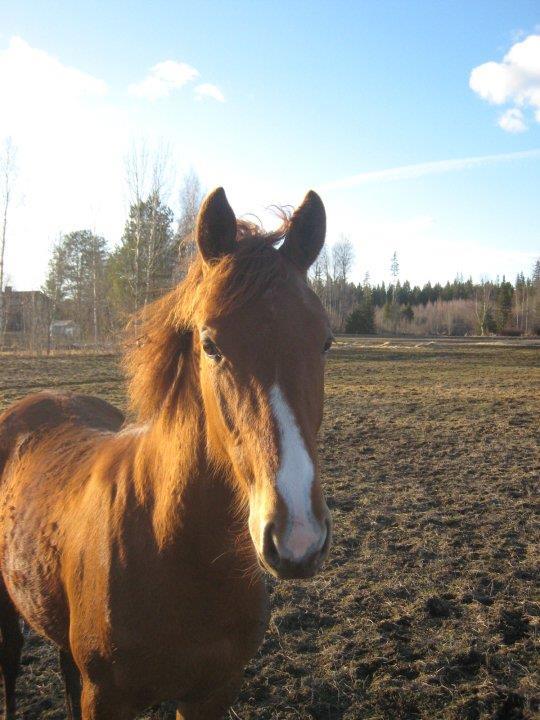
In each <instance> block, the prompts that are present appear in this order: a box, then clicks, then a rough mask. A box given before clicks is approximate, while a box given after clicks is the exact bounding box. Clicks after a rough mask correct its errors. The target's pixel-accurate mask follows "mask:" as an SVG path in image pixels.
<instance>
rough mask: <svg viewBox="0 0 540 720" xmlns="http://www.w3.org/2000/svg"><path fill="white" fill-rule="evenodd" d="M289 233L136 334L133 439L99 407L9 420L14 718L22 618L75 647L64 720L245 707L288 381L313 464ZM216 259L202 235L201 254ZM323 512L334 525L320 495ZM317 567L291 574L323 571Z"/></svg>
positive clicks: (175, 299)
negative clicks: (263, 510) (263, 514)
mask: <svg viewBox="0 0 540 720" xmlns="http://www.w3.org/2000/svg"><path fill="white" fill-rule="evenodd" d="M223 198H224V194H223ZM223 198H221V199H220V202H221V203H223ZM209 202H212V198H210V201H207V206H206V207H207V208H208V203H209ZM225 202H226V200H225ZM319 202H320V201H319ZM215 207H217V212H218V214H219V212H220V207H219V204H218V205H217V206H216V204H215V202H214V209H215ZM205 212H209V210H208V209H207V210H206V211H205V209H204V208H203V211H202V215H203V220H204V213H205ZM218 219H219V218H218ZM224 222H225V223H226V222H228V218H227V217H226V216H225V219H224ZM287 231H288V224H287V223H285V225H284V227H283V229H282V230H280V231H279V232H278V233H273V234H270V235H264V234H262V233H261V232H257V231H255V230H254V228H253V226H251V225H247V224H240V225H239V229H238V231H237V237H238V244H237V247H236V248H235V249H234V252H233V253H232V254H231V253H229V254H225V255H224V256H222V257H219V259H217V260H216V261H213V262H208V261H207V260H203V259H202V258H199V259H198V260H197V261H196V262H195V264H194V266H193V267H192V269H191V271H190V273H189V275H188V277H187V279H186V280H185V282H184V283H183V284H182V285H180V286H179V287H178V288H176V289H174V290H173V291H172V292H171V293H169V294H168V295H167V296H165V297H164V298H163V299H161V300H159V301H157V302H156V303H154V304H153V305H152V306H150V307H148V308H146V309H145V310H144V312H143V313H142V314H141V316H140V317H139V318H138V320H137V321H136V322H135V323H134V326H133V327H132V330H133V328H135V329H136V331H137V335H138V339H137V340H136V341H132V342H131V345H130V347H129V349H128V351H127V353H126V369H127V372H128V375H129V378H130V382H129V395H130V400H131V404H132V407H133V409H134V411H135V412H136V414H137V422H138V423H139V424H138V425H133V426H129V425H128V426H125V425H122V423H123V418H122V415H121V414H120V413H119V412H118V411H117V410H116V409H115V408H113V407H112V406H111V405H109V404H108V403H105V402H103V401H101V400H98V399H96V398H90V397H86V396H80V395H57V394H54V393H40V394H38V395H34V396H30V397H28V398H26V399H24V400H22V401H20V402H19V403H16V404H15V405H13V406H12V407H11V408H9V409H8V410H7V411H6V412H5V413H4V414H3V415H1V416H0V478H1V482H0V565H1V573H2V580H1V581H0V613H1V616H0V626H1V629H2V638H3V640H2V644H1V646H0V651H1V652H0V665H1V666H2V667H1V669H2V672H3V675H4V681H5V687H6V716H7V717H8V718H14V713H15V704H14V678H15V677H16V672H17V669H18V654H19V653H20V641H21V639H20V637H19V636H18V635H17V632H16V627H18V625H17V618H16V612H15V609H16V611H17V612H18V613H20V615H22V617H23V618H24V619H25V620H26V621H27V622H28V623H29V624H30V625H32V627H33V628H34V629H35V630H36V631H37V632H39V633H40V634H42V635H44V636H45V637H47V638H49V639H50V640H52V641H53V642H54V643H56V644H57V645H58V647H59V648H60V649H61V666H62V669H63V672H64V675H65V678H66V685H67V695H68V708H69V712H70V717H73V718H79V717H82V718H83V720H109V719H112V718H118V719H119V720H123V719H125V720H128V719H131V718H133V717H134V716H135V714H137V713H138V712H140V711H141V710H142V709H144V708H145V707H147V706H148V705H151V704H154V703H157V702H160V701H164V700H173V701H176V702H177V703H178V717H179V718H185V720H196V719H200V720H202V719H203V718H205V719H207V720H213V719H216V718H219V717H221V716H222V714H223V713H224V712H225V711H226V709H227V708H228V706H229V704H230V703H231V702H232V699H233V698H234V695H235V693H236V692H237V690H238V687H239V683H240V681H241V675H242V669H243V667H244V665H245V664H246V663H247V662H248V660H249V659H250V657H251V656H252V655H253V654H254V652H255V651H256V649H257V647H258V645H259V643H260V641H261V638H262V636H263V633H264V630H265V627H266V622H267V599H266V590H265V585H264V581H263V578H262V574H261V572H260V568H259V564H258V562H257V555H260V551H259V549H258V548H256V547H254V540H252V537H251V536H250V533H249V531H248V529H247V513H248V511H249V510H250V505H251V503H252V502H253V497H255V496H257V493H259V494H260V493H261V492H263V491H264V492H266V496H265V497H267V504H268V508H269V512H270V513H271V517H272V518H273V520H272V522H273V527H275V532H276V533H279V532H281V526H282V525H283V526H284V523H285V521H286V518H285V517H284V516H283V512H284V510H283V507H282V505H283V503H282V501H281V500H280V498H279V494H278V493H277V492H276V490H275V488H273V487H272V486H268V483H269V482H270V480H271V478H273V477H274V476H275V473H276V468H277V464H278V460H279V438H278V433H277V430H276V427H275V421H274V419H273V416H272V412H271V409H270V407H269V403H268V396H267V391H268V387H269V384H270V381H271V377H273V376H274V375H275V373H277V372H278V369H279V373H281V374H283V382H282V384H283V387H284V389H285V391H286V392H287V396H288V398H289V400H290V402H291V405H292V407H293V408H294V410H295V414H296V417H297V419H298V423H299V425H300V428H301V431H302V433H303V435H304V437H305V442H306V446H307V448H308V450H309V452H310V454H311V455H312V457H313V458H314V463H315V466H316V448H315V433H316V430H317V428H318V425H319V424H320V417H321V411H322V370H321V369H322V365H321V360H320V347H322V345H323V343H324V338H325V337H326V334H327V332H328V331H327V325H326V320H325V318H324V314H323V313H322V310H321V309H320V305H319V304H318V301H317V300H316V298H314V296H313V294H312V293H311V294H310V291H309V290H308V288H307V286H306V284H305V281H304V279H303V277H302V272H301V271H300V272H299V270H298V268H297V267H295V265H294V264H293V263H292V262H291V261H289V260H288V259H287V258H286V257H285V255H284V254H283V253H281V252H280V251H277V250H276V249H274V247H273V245H274V244H275V243H276V242H277V241H278V240H279V239H282V238H283V237H284V235H285V234H286V233H287ZM212 242H214V238H212V235H211V234H210V235H208V234H207V235H205V245H204V248H205V251H206V252H212ZM215 242H219V238H217V239H215ZM286 242H287V240H285V243H286ZM281 302H283V303H285V304H286V307H283V306H281V305H280V303H281ZM310 326H312V327H310ZM201 328H203V329H204V328H211V330H212V332H213V333H215V334H216V336H219V342H220V343H222V345H223V351H224V354H225V359H224V360H223V362H222V363H221V364H220V365H219V368H218V367H217V366H216V364H215V363H213V361H211V360H210V359H208V358H207V357H206V356H205V355H204V353H203V352H202V349H201V341H200V334H201V333H202V332H203V329H201ZM205 331H206V330H205ZM276 333H278V335H276ZM280 333H283V337H284V341H283V342H284V343H287V347H286V348H285V349H284V350H282V349H280V345H279V342H278V343H276V339H277V338H278V337H279V334H280ZM258 335H260V336H261V338H262V340H261V341H260V342H259V340H258V337H257V336H258ZM292 346H294V347H296V354H295V355H294V357H293V356H292V355H291V354H290V348H291V347H292ZM284 347H285V345H284ZM270 348H273V352H272V353H270ZM306 348H307V349H306ZM285 367H286V368H287V372H286V373H285V372H284V368H285ZM299 373H302V375H299ZM273 374H274V375H273ZM312 494H313V498H312V502H313V508H314V510H313V512H314V513H315V516H316V517H317V518H319V517H320V518H322V519H321V520H320V522H323V521H324V522H326V523H327V524H328V520H325V518H326V514H325V513H327V511H326V510H325V507H326V506H325V505H324V500H323V499H322V494H321V491H320V486H319V484H318V480H317V482H316V483H315V484H314V489H313V493H312ZM268 498H270V499H269V500H268ZM328 533H329V530H328ZM327 544H328V543H327ZM325 547H326V546H325ZM319 561H321V558H319V559H318V560H317V562H319ZM310 562H311V564H310V565H309V568H307V569H306V568H304V567H303V566H300V567H299V568H293V569H292V570H291V568H287V569H286V571H285V570H284V576H291V575H286V574H285V572H288V573H291V572H293V573H294V574H295V575H296V576H302V575H303V574H307V573H308V572H309V573H312V572H313V571H314V569H315V565H313V562H314V561H312V560H310ZM317 567H318V565H317ZM10 633H11V634H10ZM12 636H13V638H12ZM10 638H12V639H11V640H10ZM9 652H11V655H9ZM79 675H80V680H81V685H82V694H80V687H79Z"/></svg>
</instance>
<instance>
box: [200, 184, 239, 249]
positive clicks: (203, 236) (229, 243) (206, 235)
mask: <svg viewBox="0 0 540 720" xmlns="http://www.w3.org/2000/svg"><path fill="white" fill-rule="evenodd" d="M196 236H197V245H198V246H199V250H200V252H201V255H202V256H203V259H204V261H205V262H207V263H210V262H212V260H217V259H218V258H220V257H222V256H223V255H228V254H229V253H231V252H233V251H234V249H235V247H236V216H235V214H234V212H233V209H232V208H231V206H230V205H229V202H228V200H227V196H226V195H225V190H223V188H222V187H219V188H216V189H215V190H213V191H212V192H211V193H210V195H208V196H207V197H206V198H205V200H204V202H203V204H202V206H201V209H200V210H199V215H198V217H197V232H196Z"/></svg>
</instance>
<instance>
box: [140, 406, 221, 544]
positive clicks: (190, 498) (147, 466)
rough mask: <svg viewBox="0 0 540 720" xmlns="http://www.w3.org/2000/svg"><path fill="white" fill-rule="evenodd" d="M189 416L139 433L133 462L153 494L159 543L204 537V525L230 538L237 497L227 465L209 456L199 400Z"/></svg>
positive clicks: (141, 481)
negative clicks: (137, 450)
mask: <svg viewBox="0 0 540 720" xmlns="http://www.w3.org/2000/svg"><path fill="white" fill-rule="evenodd" d="M192 410H193V412H192V414H191V416H190V417H189V419H188V416H187V415H184V416H179V417H178V418H176V419H175V420H174V421H172V422H171V421H168V422H164V421H163V420H162V419H158V420H157V421H156V422H155V423H154V424H152V425H151V426H150V427H149V429H148V431H147V433H146V434H145V436H143V437H141V439H140V444H139V452H138V457H137V458H136V460H135V462H136V463H137V465H138V467H139V468H140V470H142V472H138V473H137V475H138V477H139V482H140V483H144V485H145V491H144V492H145V493H148V492H149V493H151V496H152V497H151V498H149V499H150V503H149V506H150V507H151V508H152V524H153V527H154V532H155V535H156V540H157V542H158V545H160V546H165V545H169V544H171V543H174V542H175V541H176V540H177V539H178V538H180V539H181V540H182V541H183V540H184V539H185V536H186V534H187V535H196V536H197V537H200V528H201V525H204V526H205V527H208V528H210V529H211V532H212V535H213V536H214V537H215V538H216V541H217V542H219V534H220V533H222V534H223V536H224V538H225V536H227V537H229V536H230V534H231V528H230V524H231V522H232V518H233V516H234V512H235V497H234V492H233V490H232V489H231V484H230V482H229V481H228V480H229V478H228V473H229V469H228V468H227V467H226V466H222V467H217V466H216V465H215V463H213V462H212V461H211V460H210V458H209V457H208V449H207V442H206V434H205V421H204V416H203V411H202V409H201V407H200V405H199V406H198V407H197V409H195V408H192Z"/></svg>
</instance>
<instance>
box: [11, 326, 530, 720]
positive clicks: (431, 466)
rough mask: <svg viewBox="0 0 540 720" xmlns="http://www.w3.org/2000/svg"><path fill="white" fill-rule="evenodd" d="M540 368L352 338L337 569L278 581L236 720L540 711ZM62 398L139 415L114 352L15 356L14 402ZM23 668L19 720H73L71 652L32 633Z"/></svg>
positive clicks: (451, 347)
mask: <svg viewBox="0 0 540 720" xmlns="http://www.w3.org/2000/svg"><path fill="white" fill-rule="evenodd" d="M539 361H540V347H538V346H534V345H530V346H526V345H525V344H522V343H519V342H509V343H506V344H505V343H502V344H501V343H497V342H495V343H493V342H490V343H476V342H473V341H468V342H457V341H456V342H452V341H444V342H443V341H429V342H428V341H426V342H424V341H415V340H411V339H408V340H401V341H393V340H391V339H385V340H368V339H362V338H360V339H350V338H349V339H346V338H343V339H341V340H340V342H338V344H337V346H336V347H335V348H334V349H333V350H332V351H331V354H330V358H329V362H328V373H327V402H326V417H325V421H324V427H323V431H322V434H321V453H322V457H323V461H324V484H325V488H326V492H327V496H328V500H329V505H330V507H331V509H332V513H333V517H334V525H335V543H334V547H333V550H332V555H331V560H330V561H329V563H328V566H327V567H326V569H325V571H324V573H323V574H322V575H321V576H319V577H318V578H316V579H315V580H313V581H310V582H308V583H292V584H286V583H274V582H272V583H271V586H272V604H273V615H272V621H271V626H270V630H269V632H268V634H267V636H266V639H265V641H264V644H263V646H262V648H261V651H260V652H259V654H258V656H257V657H256V658H255V659H254V661H253V662H252V663H251V665H250V666H249V668H248V669H247V671H246V682H245V685H244V688H243V690H242V692H241V694H240V697H239V699H238V701H237V702H236V704H235V705H234V708H233V710H231V713H230V718H231V719H238V718H241V719H242V720H254V719H255V718H257V720H270V718H272V719H276V720H293V719H295V720H300V719H307V718H316V719H317V720H357V719H358V720H360V719H365V720H383V719H384V720H386V719H388V720H401V719H403V720H414V719H416V718H421V719H422V720H428V719H429V720H437V719H439V718H440V719H442V720H446V719H448V720H450V719H456V720H457V719H462V718H463V719H464V720H487V719H488V718H489V719H491V720H519V719H521V718H526V719H528V720H532V718H534V717H538V712H539V710H540V691H539V679H538V675H536V676H535V671H536V672H537V671H538V665H537V657H538V655H537V654H535V645H536V651H537V650H538V623H539V616H540V602H539V601H540V598H539V595H538V574H537V569H538V568H537V565H536V563H537V560H538V554H537V551H538V545H536V547H535V543H537V542H538V537H539V535H538V528H537V527H535V525H534V515H533V513H534V503H535V500H537V499H538V487H537V481H538V477H539V474H540V472H539V470H540V463H539V446H538V439H539V437H538V433H539V418H540V369H539V368H540V363H539ZM46 387H65V388H69V389H70V390H75V391H83V392H85V393H94V394H97V395H100V396H102V397H104V398H106V399H108V400H110V401H112V402H114V403H116V404H118V405H123V403H124V394H123V385H122V378H121V374H120V372H119V370H118V365H117V358H116V357H115V356H98V357H96V356H91V355H82V354H74V355H65V356H57V357H51V358H25V357H13V356H8V355H2V356H0V407H3V406H6V405H7V404H9V402H12V401H13V400H15V399H16V398H18V397H20V396H23V395H25V394H27V393H29V392H35V391H36V390H38V389H41V388H46ZM535 553H536V554H535ZM535 591H536V594H535ZM23 665H24V672H23V675H22V677H21V679H20V681H19V695H20V717H21V718H26V719H27V720H37V719H38V718H40V719H43V720H53V719H55V720H61V719H63V718H65V712H64V707H63V700H62V696H61V690H60V688H61V685H60V679H59V675H58V668H57V664H56V659H55V654H54V652H53V651H52V649H51V648H50V647H49V646H47V645H46V644H44V643H43V642H42V641H40V640H39V639H38V638H36V637H35V636H34V635H33V634H32V633H31V632H29V631H27V643H26V649H25V653H24V659H23ZM145 717H148V718H149V717H154V718H157V717H163V718H165V717H169V715H167V713H166V712H165V710H162V711H161V712H159V713H158V712H157V711H154V712H153V713H150V714H148V715H146V716H145Z"/></svg>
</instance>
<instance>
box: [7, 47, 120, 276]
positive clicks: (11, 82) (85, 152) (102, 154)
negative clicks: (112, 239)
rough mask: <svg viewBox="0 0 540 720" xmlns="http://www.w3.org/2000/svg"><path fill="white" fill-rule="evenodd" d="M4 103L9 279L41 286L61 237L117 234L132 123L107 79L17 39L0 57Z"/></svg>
mask: <svg viewBox="0 0 540 720" xmlns="http://www.w3.org/2000/svg"><path fill="white" fill-rule="evenodd" d="M0 97H1V99H2V111H1V112H0V141H1V139H2V138H5V137H7V136H11V137H12V138H13V143H14V145H15V146H16V148H17V165H18V177H17V183H16V189H17V192H16V193H15V197H14V203H13V206H12V213H11V217H10V223H9V226H8V232H9V234H8V239H7V251H6V252H7V255H6V267H7V272H8V273H9V275H11V276H12V278H13V280H14V282H15V284H16V285H18V286H19V287H39V285H40V284H41V282H42V281H43V275H44V271H45V269H46V267H47V261H48V255H49V247H50V243H51V242H52V240H53V239H54V238H55V237H56V236H57V234H58V233H59V232H60V231H69V230H72V229H75V228H79V227H95V229H96V230H97V231H98V232H106V233H107V234H109V232H108V231H110V230H111V229H112V228H114V231H115V232H119V231H120V229H121V223H122V220H123V218H122V215H123V212H124V208H123V207H122V192H123V181H124V178H123V174H124V172H123V156H124V154H125V152H126V150H127V143H128V140H127V137H126V136H127V135H128V134H129V132H130V129H131V128H130V118H129V116H126V115H124V113H123V112H122V111H120V110H119V109H118V107H116V106H115V105H114V99H113V98H112V97H111V92H110V90H109V89H108V86H107V83H105V82H104V81H103V80H101V79H99V78H96V77H93V76H92V75H89V74H88V73H84V72H82V71H80V70H77V69H74V68H72V67H68V66H66V65H63V64H62V63H61V62H60V61H59V60H58V59H56V58H55V57H53V56H52V55H50V54H48V53H47V52H44V51H43V50H40V49H37V48H33V47H31V46H30V45H28V43H26V42H25V41H24V40H21V39H20V38H12V40H11V41H10V42H9V44H8V46H7V48H5V49H3V50H0ZM119 198H120V202H119Z"/></svg>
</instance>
